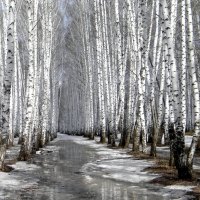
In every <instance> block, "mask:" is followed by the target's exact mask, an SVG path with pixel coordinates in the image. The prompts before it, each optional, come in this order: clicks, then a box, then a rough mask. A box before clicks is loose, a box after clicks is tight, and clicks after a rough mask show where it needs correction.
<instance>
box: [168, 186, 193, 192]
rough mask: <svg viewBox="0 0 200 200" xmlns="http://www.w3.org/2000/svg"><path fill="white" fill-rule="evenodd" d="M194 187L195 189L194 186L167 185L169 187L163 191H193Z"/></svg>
mask: <svg viewBox="0 0 200 200" xmlns="http://www.w3.org/2000/svg"><path fill="white" fill-rule="evenodd" d="M194 187H195V186H184V185H169V186H166V187H165V189H170V190H184V191H192V189H193V188H194Z"/></svg>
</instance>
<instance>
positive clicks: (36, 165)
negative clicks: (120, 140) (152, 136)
mask: <svg viewBox="0 0 200 200" xmlns="http://www.w3.org/2000/svg"><path fill="white" fill-rule="evenodd" d="M151 164H152V163H149V162H147V161H141V160H136V159H134V158H132V157H130V156H129V155H127V154H126V152H125V151H121V150H112V149H108V148H107V147H106V145H101V144H96V142H95V141H89V140H87V139H84V138H82V137H76V136H67V135H61V134H58V138H57V139H55V140H54V141H52V142H51V143H50V144H49V145H48V146H46V147H45V148H43V149H41V150H40V151H38V152H37V154H36V155H34V156H33V158H32V159H31V160H30V161H29V162H17V163H16V164H15V165H12V167H14V170H13V171H11V172H10V173H3V172H1V173H0V178H1V182H0V199H9V200H25V199H26V200H83V199H84V200H129V199H136V200H137V199H139V200H142V199H145V200H146V199H147V200H152V199H153V200H156V199H158V200H162V199H191V198H190V197H189V196H186V195H185V193H186V191H185V189H184V188H183V189H179V190H177V189H169V188H163V187H161V186H159V185H157V186H153V185H152V184H149V183H148V181H149V180H151V179H153V178H154V177H156V175H152V174H148V173H146V172H143V171H142V169H144V168H145V167H147V166H149V165H151ZM184 195H185V196H184Z"/></svg>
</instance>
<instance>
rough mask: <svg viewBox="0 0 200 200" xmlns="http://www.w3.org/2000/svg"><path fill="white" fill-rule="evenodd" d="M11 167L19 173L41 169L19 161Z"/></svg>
mask: <svg viewBox="0 0 200 200" xmlns="http://www.w3.org/2000/svg"><path fill="white" fill-rule="evenodd" d="M9 166H11V167H13V168H14V170H17V171H32V170H37V169H39V168H40V167H39V166H38V165H34V164H28V163H27V162H23V161H19V162H17V163H15V164H13V165H9Z"/></svg>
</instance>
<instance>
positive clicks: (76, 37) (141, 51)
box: [59, 0, 200, 178]
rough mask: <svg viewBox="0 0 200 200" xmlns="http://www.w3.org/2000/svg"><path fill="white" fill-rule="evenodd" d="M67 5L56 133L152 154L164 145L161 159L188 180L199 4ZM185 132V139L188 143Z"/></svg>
mask: <svg viewBox="0 0 200 200" xmlns="http://www.w3.org/2000/svg"><path fill="white" fill-rule="evenodd" d="M67 4H68V6H67V7H68V10H70V11H71V12H68V17H69V19H70V23H69V24H68V27H69V30H68V32H67V37H66V39H65V42H66V55H65V58H64V59H65V60H66V62H68V63H69V65H68V66H70V67H67V68H66V69H64V71H65V73H68V75H67V78H66V80H64V81H63V86H62V88H61V89H60V95H61V99H60V100H61V104H60V106H61V107H62V110H61V112H60V114H59V118H60V120H59V128H60V131H62V132H66V133H69V134H83V135H85V136H86V137H89V138H90V139H93V138H94V134H95V135H98V136H100V138H101V140H100V141H101V142H102V143H105V142H107V143H108V145H111V146H116V145H119V146H120V147H122V148H127V147H131V148H132V150H133V151H134V152H139V151H141V152H144V153H145V152H146V147H147V145H150V146H151V150H150V155H151V156H153V157H155V156H156V147H157V146H158V145H161V144H162V145H168V146H170V159H169V164H170V165H174V166H175V167H176V168H177V170H178V176H179V178H191V177H192V164H193V158H194V154H195V151H196V146H197V143H198V138H199V111H200V110H199V85H200V84H199V73H198V70H199V67H198V62H199V52H198V50H199V45H198V44H199V43H198V41H199V26H196V24H195V23H196V22H198V21H199V13H198V11H197V10H195V8H194V5H197V4H199V3H198V2H197V1H194V2H193V1H190V0H181V1H178V0H170V1H168V0H163V1H156V0H153V1H146V0H144V1H138V0H126V1H121V0H114V1H112V0H108V1H104V0H91V1H83V0H81V1H78V2H77V1H74V2H73V3H72V4H71V3H70V2H68V3H67ZM70 74H73V76H71V75H70ZM74 81H75V83H74ZM71 87H73V89H72V88H71ZM71 90H73V92H72V91H71ZM61 91H62V92H61ZM66 98H67V100H66ZM75 99H76V100H75ZM74 116H76V117H74ZM187 134H192V138H193V139H192V142H191V144H190V147H189V149H188V148H186V145H185V135H187Z"/></svg>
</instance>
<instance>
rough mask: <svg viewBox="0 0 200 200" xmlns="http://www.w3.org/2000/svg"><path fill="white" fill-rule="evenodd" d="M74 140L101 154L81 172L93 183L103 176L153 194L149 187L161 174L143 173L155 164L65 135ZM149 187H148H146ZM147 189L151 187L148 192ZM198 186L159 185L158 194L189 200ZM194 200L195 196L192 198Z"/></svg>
mask: <svg viewBox="0 0 200 200" xmlns="http://www.w3.org/2000/svg"><path fill="white" fill-rule="evenodd" d="M62 137H67V138H68V139H71V140H73V141H74V142H76V143H78V144H81V145H87V146H89V147H91V148H94V149H95V150H96V152H97V154H98V155H99V159H98V160H96V161H95V162H91V163H87V164H85V165H84V166H83V167H82V171H83V172H84V173H86V174H87V175H86V179H87V180H89V181H90V182H92V177H95V176H100V177H102V178H107V179H114V180H116V181H124V182H129V183H133V184H134V185H133V186H132V190H133V191H134V190H136V191H137V192H138V191H140V190H141V191H142V192H143V193H144V194H145V192H146V193H149V195H151V194H154V193H155V191H154V189H152V188H151V186H149V184H148V182H149V181H150V180H153V179H154V178H156V177H158V176H159V175H158V174H151V173H148V172H144V171H143V170H144V169H145V168H147V167H150V166H152V165H153V164H154V162H153V161H149V160H138V159H134V158H133V157H132V156H130V155H128V154H127V152H128V150H127V149H126V150H123V149H119V150H116V149H109V148H108V147H107V145H106V144H99V143H98V144H97V142H96V141H91V140H87V139H85V138H80V137H76V136H75V137H74V136H62ZM186 141H187V144H189V142H191V137H187V139H186ZM160 151H166V152H168V151H169V149H168V148H167V147H161V148H160ZM145 184H146V186H145ZM145 187H149V188H150V190H147V189H146V188H145ZM194 187H195V186H183V185H171V186H166V187H162V186H160V187H157V186H156V195H160V196H163V198H164V199H190V197H189V196H184V195H185V194H186V193H187V192H189V191H191V190H192V189H193V188H194ZM191 198H192V197H191Z"/></svg>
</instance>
